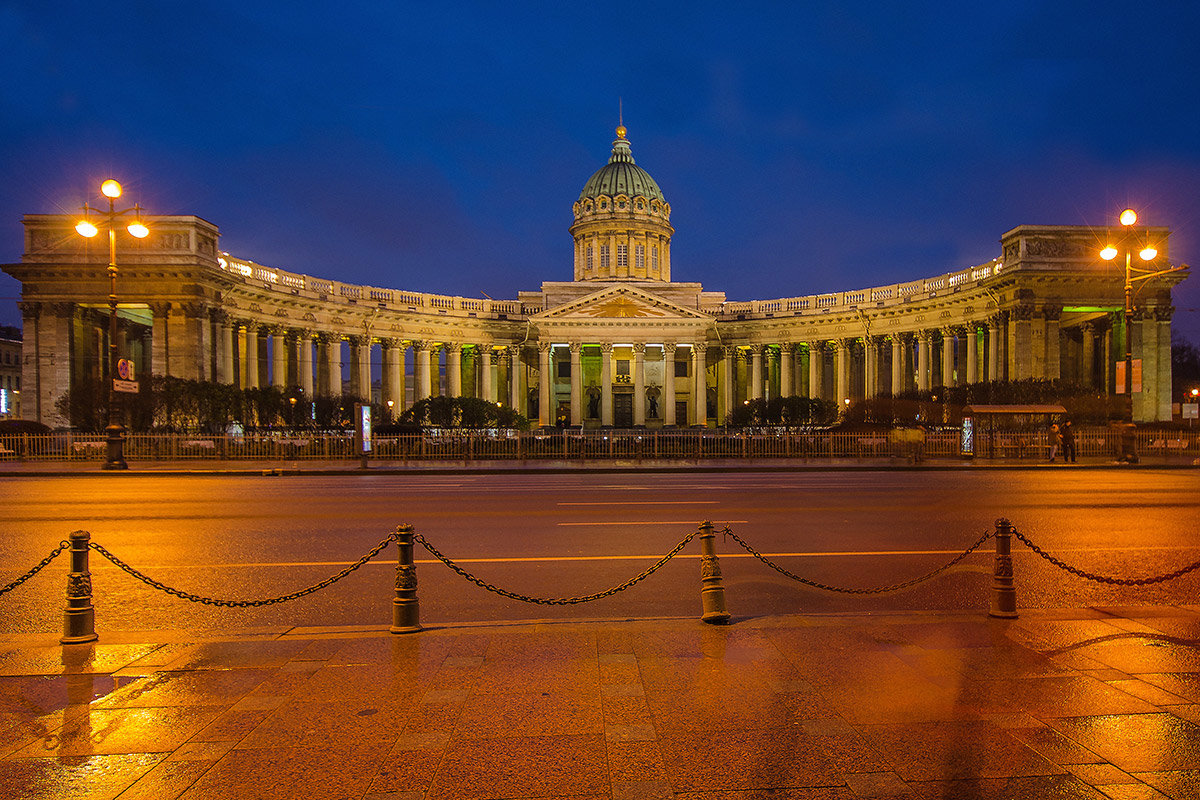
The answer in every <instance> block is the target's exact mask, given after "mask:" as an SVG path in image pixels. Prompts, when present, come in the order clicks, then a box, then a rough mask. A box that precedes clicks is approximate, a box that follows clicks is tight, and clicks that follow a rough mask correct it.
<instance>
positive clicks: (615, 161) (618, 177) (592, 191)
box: [579, 126, 665, 200]
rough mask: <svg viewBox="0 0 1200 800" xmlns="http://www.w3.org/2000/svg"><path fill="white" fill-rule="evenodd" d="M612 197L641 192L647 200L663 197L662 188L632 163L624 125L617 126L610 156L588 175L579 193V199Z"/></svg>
mask: <svg viewBox="0 0 1200 800" xmlns="http://www.w3.org/2000/svg"><path fill="white" fill-rule="evenodd" d="M602 194H603V195H608V196H609V197H615V196H616V195H619V194H623V195H627V196H629V197H637V196H638V195H641V196H642V197H645V198H647V199H649V200H664V199H665V198H664V197H663V193H662V189H660V188H658V184H657V183H655V182H654V178H651V177H650V173H648V172H646V170H644V169H642V168H641V167H639V166H638V165H637V164H634V163H633V154H632V153H631V152H630V150H629V140H628V139H626V138H625V128H624V126H622V127H619V128H617V138H616V140H615V141H614V142H613V149H612V157H611V158H609V159H608V163H607V164H605V165H604V166H603V167H601V168H600V169H599V170H597V171H596V174H595V175H593V176H592V177H590V178H588V182H587V183H585V184H584V185H583V191H582V192H580V193H579V199H580V200H587V199H588V198H596V197H598V196H600V195H602Z"/></svg>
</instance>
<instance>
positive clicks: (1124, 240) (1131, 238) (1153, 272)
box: [1100, 208, 1187, 423]
mask: <svg viewBox="0 0 1200 800" xmlns="http://www.w3.org/2000/svg"><path fill="white" fill-rule="evenodd" d="M1119 220H1120V222H1121V226H1122V227H1123V228H1124V230H1125V233H1124V235H1123V236H1122V237H1121V248H1120V249H1118V248H1117V246H1116V245H1114V244H1111V243H1110V244H1108V245H1106V246H1105V247H1104V249H1103V250H1101V251H1100V257H1101V258H1102V259H1104V260H1105V261H1112V260H1113V259H1114V258H1116V257H1117V256H1118V255H1120V254H1121V252H1122V251H1123V252H1124V253H1125V376H1124V377H1125V380H1124V387H1123V390H1124V393H1125V421H1126V422H1130V423H1132V422H1133V338H1132V323H1133V298H1134V294H1135V292H1134V287H1133V285H1134V284H1135V283H1144V282H1145V281H1148V280H1150V279H1151V278H1157V277H1158V276H1160V275H1166V274H1167V273H1170V272H1179V271H1180V270H1184V269H1186V268H1187V267H1186V266H1180V267H1168V268H1166V269H1155V268H1154V267H1153V266H1150V267H1140V266H1138V267H1135V266H1134V265H1133V250H1134V248H1135V247H1137V245H1138V244H1139V243H1140V244H1141V245H1142V247H1141V249H1140V250H1138V258H1140V259H1141V260H1142V261H1143V262H1145V263H1147V264H1149V263H1150V262H1152V261H1154V259H1155V258H1157V257H1158V248H1156V247H1155V246H1154V244H1153V243H1152V242H1151V241H1150V239H1149V235H1148V234H1147V237H1146V238H1145V239H1143V240H1142V241H1141V242H1137V241H1136V240H1137V238H1138V237H1137V236H1136V235H1135V234H1134V232H1133V230H1134V226H1135V225H1137V221H1138V215H1137V212H1136V211H1134V210H1133V209H1132V208H1127V209H1125V210H1124V211H1122V212H1121V216H1120V217H1119ZM1139 288H1140V287H1139Z"/></svg>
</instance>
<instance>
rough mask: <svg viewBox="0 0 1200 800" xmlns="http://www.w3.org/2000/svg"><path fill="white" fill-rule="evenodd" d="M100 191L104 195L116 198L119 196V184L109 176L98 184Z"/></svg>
mask: <svg viewBox="0 0 1200 800" xmlns="http://www.w3.org/2000/svg"><path fill="white" fill-rule="evenodd" d="M100 191H101V192H102V193H103V194H104V196H105V197H111V198H112V199H114V200H116V199H117V198H118V197H120V196H121V184H119V183H117V182H116V181H114V180H113V179H112V178H109V179H108V180H106V181H105V182H104V183H102V184H100Z"/></svg>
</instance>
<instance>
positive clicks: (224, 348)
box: [151, 311, 234, 384]
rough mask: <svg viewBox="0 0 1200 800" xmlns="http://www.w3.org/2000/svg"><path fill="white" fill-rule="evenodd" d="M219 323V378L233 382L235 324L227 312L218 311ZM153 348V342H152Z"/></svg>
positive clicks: (227, 382)
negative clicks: (231, 322) (231, 321)
mask: <svg viewBox="0 0 1200 800" xmlns="http://www.w3.org/2000/svg"><path fill="white" fill-rule="evenodd" d="M217 320H218V324H219V325H220V326H221V350H220V356H221V357H220V358H218V359H217V380H218V381H220V382H221V383H225V384H231V383H233V378H234V374H233V365H234V356H233V325H231V324H230V319H229V315H228V314H226V313H225V312H223V311H221V312H218V317H217ZM151 348H153V344H151Z"/></svg>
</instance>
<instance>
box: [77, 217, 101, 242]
mask: <svg viewBox="0 0 1200 800" xmlns="http://www.w3.org/2000/svg"><path fill="white" fill-rule="evenodd" d="M75 231H76V232H77V233H78V234H79V235H80V236H86V237H87V238H89V239H90V238H92V237H93V236H95V235H96V234H97V233H99V232H100V229H99V228H97V227H96V226H95V225H93V224H92V223H90V222H88V221H87V220H86V219H83V220H80V221H79V222H78V224H76V225H75Z"/></svg>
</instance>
